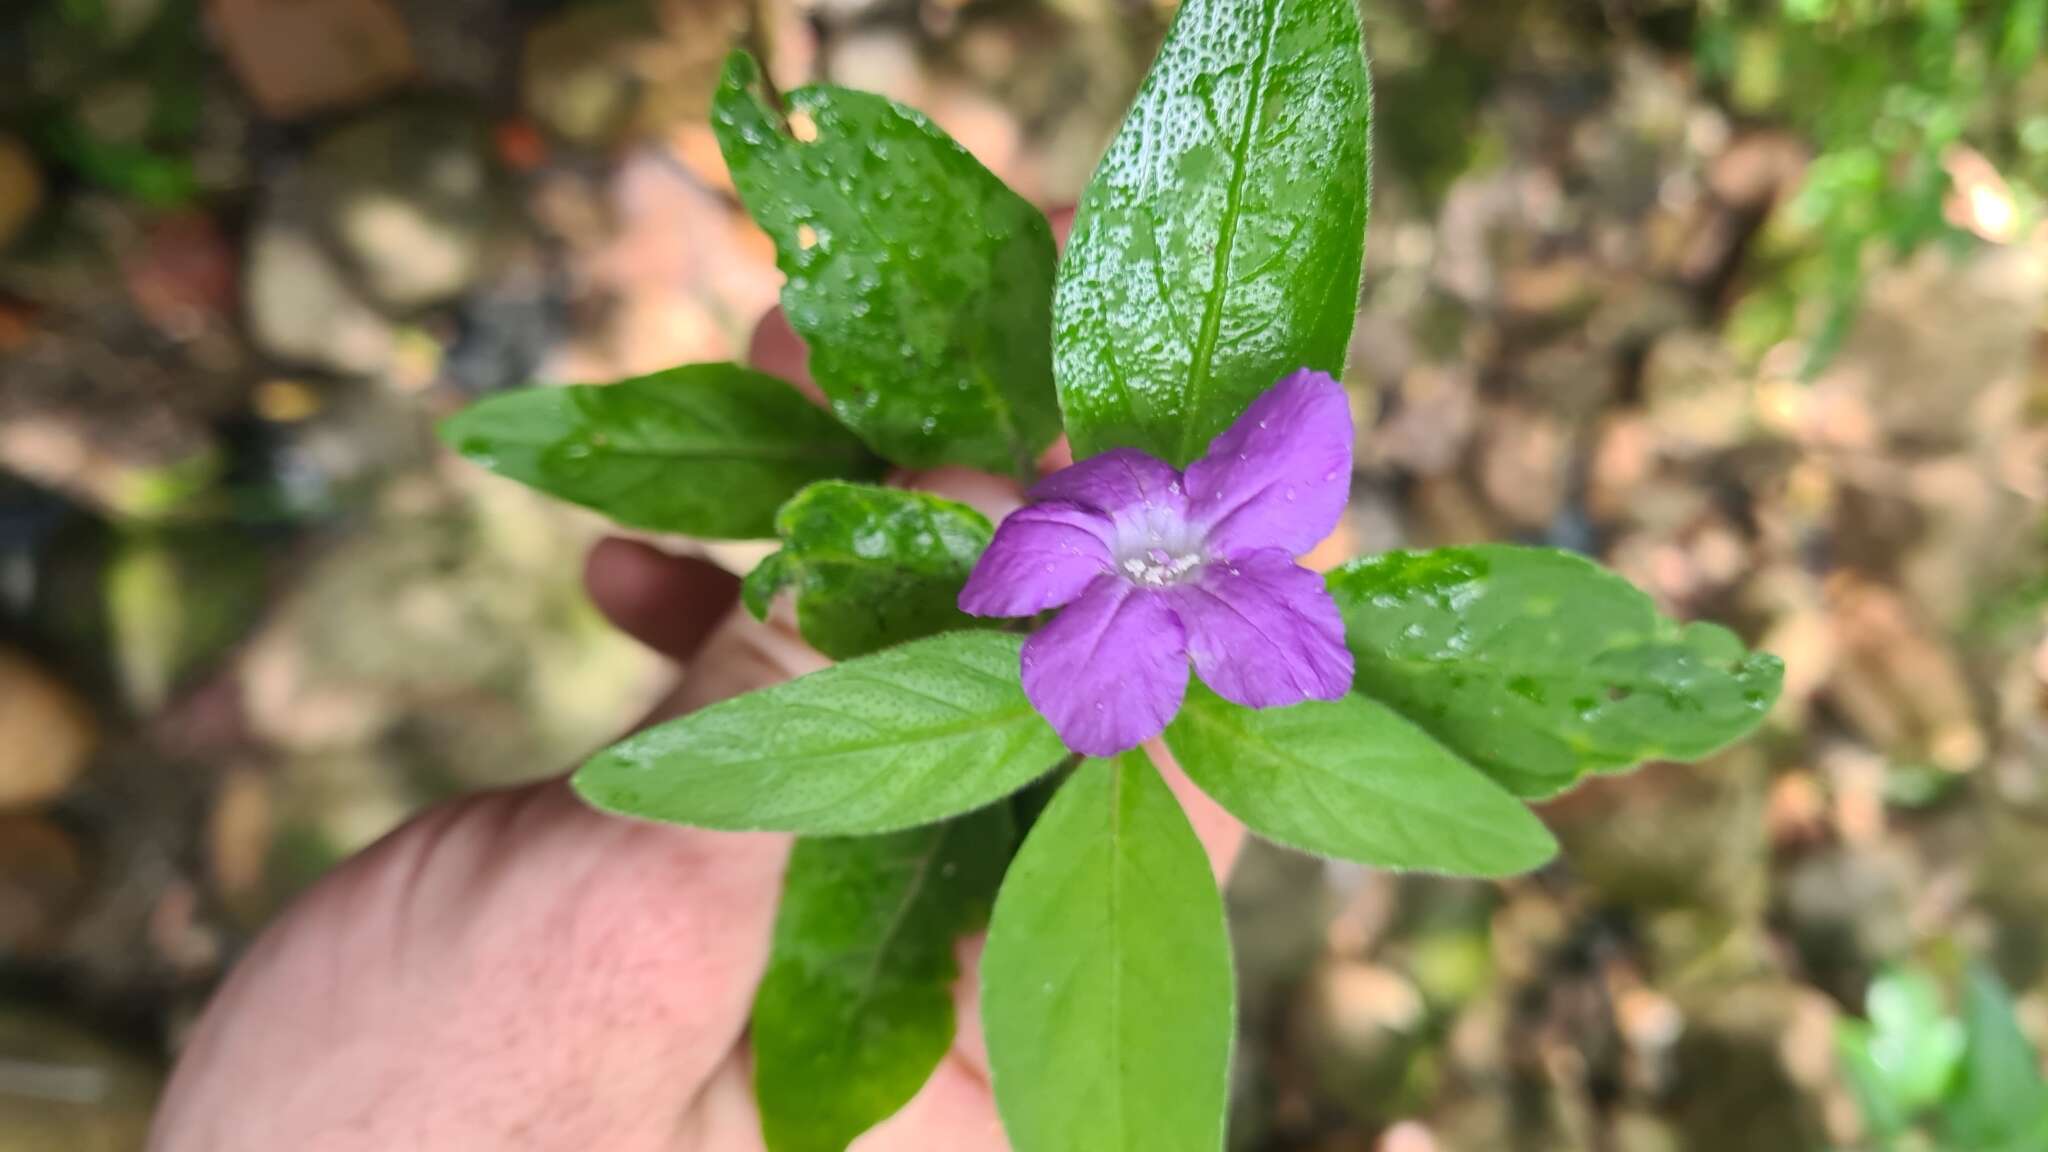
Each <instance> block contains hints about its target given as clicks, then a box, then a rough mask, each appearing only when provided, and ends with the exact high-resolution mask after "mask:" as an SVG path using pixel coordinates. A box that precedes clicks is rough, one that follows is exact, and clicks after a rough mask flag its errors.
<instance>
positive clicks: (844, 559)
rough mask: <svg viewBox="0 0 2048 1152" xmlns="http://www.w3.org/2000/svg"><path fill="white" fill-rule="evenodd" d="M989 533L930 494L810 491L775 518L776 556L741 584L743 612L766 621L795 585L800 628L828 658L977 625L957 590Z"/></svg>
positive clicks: (832, 485)
mask: <svg viewBox="0 0 2048 1152" xmlns="http://www.w3.org/2000/svg"><path fill="white" fill-rule="evenodd" d="M993 531H994V529H993V528H991V527H990V526H989V522H988V518H987V517H985V516H983V515H982V514H981V513H979V512H976V511H975V510H974V509H972V508H969V507H968V506H967V505H965V504H955V503H954V502H953V501H951V500H941V499H940V498H938V497H937V496H933V495H931V494H929V493H925V492H910V491H906V490H904V489H901V488H876V487H872V486H870V485H866V484H846V483H842V482H839V481H836V480H831V481H826V482H824V483H822V484H813V485H811V486H810V487H809V488H806V489H804V490H803V491H802V492H799V493H798V494H797V496H796V498H795V499H794V500H791V501H790V502H789V503H787V504H785V505H783V506H782V511H781V512H779V513H777V514H776V517H775V533H776V535H778V536H780V537H782V543H783V547H782V551H780V552H777V553H776V554H774V555H773V556H770V557H769V558H768V559H767V560H765V561H763V562H762V563H761V565H760V566H759V567H758V568H756V569H755V570H754V571H753V573H752V574H750V575H749V576H748V577H747V581H746V586H745V595H746V600H747V607H748V608H750V609H751V610H752V611H753V613H754V615H756V616H762V617H765V616H766V615H767V613H768V602H769V601H770V600H771V599H773V598H774V596H775V594H776V593H777V592H779V591H781V590H782V589H783V588H785V587H788V586H790V585H795V587H796V590H797V591H796V614H797V626H798V628H799V629H800V630H801V631H802V632H803V636H804V639H805V640H806V641H808V642H809V643H810V645H811V647H813V648H816V649H817V650H818V651H820V652H823V653H824V654H825V655H827V656H830V657H832V658H833V659H835V660H846V659H850V658H852V657H855V656H865V655H867V654H868V653H870V652H874V651H878V650H880V649H882V648H886V647H888V646H890V645H891V644H901V643H903V642H904V641H906V640H917V639H922V638H923V637H926V636H931V635H934V634H936V633H939V632H944V631H947V630H949V629H955V628H973V627H977V626H979V625H978V622H977V621H976V620H975V619H974V618H973V617H971V616H969V615H967V614H966V613H965V612H962V611H960V605H959V599H960V589H961V587H962V586H963V585H965V584H966V583H967V577H968V575H969V574H970V573H972V572H973V571H974V562H975V561H976V560H977V559H979V558H980V556H981V552H982V549H984V548H987V547H988V541H989V536H990V535H991V533H993Z"/></svg>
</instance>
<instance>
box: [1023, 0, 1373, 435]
mask: <svg viewBox="0 0 2048 1152" xmlns="http://www.w3.org/2000/svg"><path fill="white" fill-rule="evenodd" d="M1371 121H1372V99H1371V89H1370V85H1369V82H1368V80H1367V76H1366V67H1365V50H1364V42H1363V39H1362V35H1361V33H1360V30H1359V24H1358V11H1357V6H1356V4H1355V2H1354V0H1187V2H1186V3H1183V4H1182V5H1181V9H1180V14H1179V16H1178V17H1177V18H1176V19H1175V21H1174V24H1173V29H1172V31H1171V32H1170V33H1169V34H1168V35H1167V39H1166V43H1165V46H1164V47H1162V48H1161V49H1160V52H1159V59H1158V60H1157V62H1155V63H1154V64H1153V66H1152V72H1151V74H1150V75H1149V76H1148V77H1147V78H1146V80H1145V84H1144V87H1143V88H1142V89H1141V90H1140V91H1139V93H1138V99H1137V103H1136V104H1135V105H1134V106H1133V107H1132V109H1131V112H1130V115H1129V117H1128V118H1127V119H1126V120H1125V121H1124V125H1123V128H1122V130H1121V131H1120V132H1119V133H1118V134H1117V137H1116V140H1115V142H1114V143H1112V144H1111V145H1110V148H1109V153H1108V155H1107V156H1105V157H1104V159H1103V161H1102V165H1101V167H1099V168H1098V169H1097V170H1096V172H1095V177H1094V179H1093V180H1092V181H1091V182H1090V184H1089V185H1088V190H1087V192H1086V193H1085V194H1084V195H1083V196H1082V199H1081V205H1080V209H1079V212H1078V214H1077V215H1076V216H1075V219H1074V232H1073V235H1072V237H1071V238H1070V239H1069V241H1068V245H1067V254H1066V258H1065V260H1064V261H1063V262H1062V263H1061V265H1060V275H1059V288H1058V296H1057V304H1056V305H1055V312H1054V315H1055V319H1054V324H1055V331H1056V337H1055V339H1056V346H1055V353H1054V362H1055V367H1056V370H1057V374H1058V377H1059V387H1060V404H1061V407H1062V408H1063V410H1064V411H1065V413H1066V419H1067V432H1068V434H1069V436H1071V437H1072V439H1073V443H1074V450H1075V453H1076V454H1077V455H1080V456H1087V455H1091V454H1093V453H1096V452H1100V451H1102V450H1104V449H1107V448H1114V447H1121V446H1129V447H1135V448H1141V449H1143V450H1145V451H1147V452H1150V453H1151V454H1153V455H1155V456H1159V457H1161V458H1163V459H1166V460H1169V461H1171V462H1172V463H1174V464H1175V465H1181V466H1184V465H1186V464H1187V463H1188V462H1189V461H1190V460H1192V459H1194V458H1195V457H1196V456H1197V455H1199V454H1200V453H1201V451H1202V449H1203V448H1204V447H1205V446H1206V445H1207V444H1208V443H1209V441H1210V439H1211V438H1213V437H1214V436H1215V435H1216V434H1217V433H1219V432H1221V431H1223V429H1224V428H1225V427H1226V426H1227V425H1228V424H1229V423H1230V422H1231V421H1232V420H1234V419H1235V418H1236V417H1237V415H1238V414H1239V413H1241V412H1243V411H1244V409H1245V406H1246V405H1247V404H1249V403H1250V402H1251V400H1252V398H1253V397H1255V396H1257V395H1258V394H1259V393H1260V392H1263V391H1265V390H1266V389H1267V388H1270V387H1271V386H1272V385H1273V382H1274V381H1276V380H1278V379H1279V378H1280V377H1281V376H1282V375H1284V374H1286V373H1288V372H1291V371H1293V370H1295V369H1297V368H1302V367H1308V368H1318V369H1322V370H1324V371H1327V372H1341V371H1342V370H1343V368H1344V357H1345V348H1346V345H1347V344H1348V342H1349V340H1350V337H1351V325H1352V320H1353V319H1354V316H1355V314H1356V312H1357V308H1358V286H1359V270H1360V264H1361V260H1362V258H1363V252H1364V246H1365V226H1366V217H1367V205H1368V203H1369V200H1370V192H1371V189H1370V182H1369V179H1368V170H1369V167H1370V161H1371Z"/></svg>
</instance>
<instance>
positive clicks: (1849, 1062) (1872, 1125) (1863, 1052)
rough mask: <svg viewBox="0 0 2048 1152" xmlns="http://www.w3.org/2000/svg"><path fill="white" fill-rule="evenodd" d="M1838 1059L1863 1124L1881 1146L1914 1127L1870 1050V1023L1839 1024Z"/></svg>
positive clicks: (1836, 1041) (1886, 1146)
mask: <svg viewBox="0 0 2048 1152" xmlns="http://www.w3.org/2000/svg"><path fill="white" fill-rule="evenodd" d="M1835 1059H1836V1063H1837V1064H1838V1065H1839V1066H1840V1068H1841V1071H1842V1079H1843V1081H1844V1082H1845V1083H1846V1084H1847V1085H1848V1088H1849V1095H1850V1096H1851V1097H1853V1098H1854V1099H1855V1101H1856V1111H1857V1112H1858V1113H1860V1114H1861V1115H1862V1117H1863V1126H1864V1128H1865V1129H1867V1130H1868V1131H1869V1133H1870V1135H1871V1136H1872V1137H1873V1138H1875V1139H1876V1141H1877V1142H1878V1147H1879V1148H1890V1147H1891V1146H1892V1142H1893V1141H1895V1140H1897V1139H1898V1138H1899V1137H1900V1136H1902V1135H1904V1134H1905V1132H1906V1131H1907V1129H1909V1128H1911V1127H1912V1126H1913V1117H1912V1115H1911V1114H1910V1113H1909V1112H1908V1111H1907V1110H1906V1108H1905V1105H1904V1104H1903V1103H1902V1102H1901V1101H1900V1100H1899V1099H1898V1098H1897V1097H1896V1096H1895V1095H1894V1094H1893V1090H1892V1085H1891V1082H1890V1081H1889V1080H1888V1079H1887V1078H1886V1076H1885V1071H1884V1069H1883V1068H1881V1067H1879V1066H1878V1063H1877V1059H1876V1057H1875V1056H1873V1055H1872V1054H1871V1051H1870V1025H1868V1024H1866V1023H1864V1022H1863V1021H1861V1020H1844V1021H1842V1022H1841V1023H1840V1024H1838V1025H1836V1026H1835Z"/></svg>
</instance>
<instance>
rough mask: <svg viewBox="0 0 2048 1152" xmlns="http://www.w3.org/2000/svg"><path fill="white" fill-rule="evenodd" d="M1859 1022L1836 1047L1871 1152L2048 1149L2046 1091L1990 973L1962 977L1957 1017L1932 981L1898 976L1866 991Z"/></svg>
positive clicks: (1978, 970) (1844, 1029)
mask: <svg viewBox="0 0 2048 1152" xmlns="http://www.w3.org/2000/svg"><path fill="white" fill-rule="evenodd" d="M1865 1017H1866V1018H1865V1019H1862V1020H1847V1021H1844V1022H1843V1023H1842V1024H1841V1025H1840V1027H1839V1028H1838V1030H1837V1033H1836V1038H1835V1047H1836V1054H1837V1056H1838V1057H1839V1059H1840V1062H1841V1069H1842V1073H1843V1076H1844V1078H1845V1079H1846V1080H1847V1081H1848V1083H1849V1088H1850V1091H1851V1092H1852V1093H1853V1094H1854V1096H1855V1098H1856V1104H1857V1110H1858V1112H1859V1113H1860V1114H1861V1116H1862V1119H1863V1128H1864V1143H1865V1145H1866V1146H1867V1147H1869V1148H1871V1149H1874V1150H1876V1152H1908V1150H1915V1149H1925V1150H1930V1152H1931V1150H1934V1149H1940V1150H1942V1152H1965V1150H1967V1152H2035V1150H2038V1149H2040V1148H2048V1081H2044V1080H2043V1078H2042V1074H2041V1058H2040V1056H2039V1055H2037V1054H2036V1053H2035V1051H2034V1049H2033V1047H2032V1046H2031V1045H2029V1044H2028V1043H2027V1038H2026V1036H2025V1035H2023V1034H2022V1033H2021V1031H2020V1026H2019V1019H2018V1017H2017V1016H2016V1014H2015V1013H2014V1009H2013V1003H2012V998H2011V996H2010V995H2009V994H2008V993H2007V992H2006V989H2005V986H2004V985H2003V984H2001V983H2000V982H1999V980H1998V977H1997V976H1995V975H1993V974H1992V973H1991V971H1990V970H1989V969H1986V968H1982V967H1973V968H1971V969H1970V971H1969V972H1968V973H1967V974H1966V975H1965V977H1964V980H1963V987H1962V994H1961V997H1960V1001H1959V1003H1958V1005H1957V1010H1956V1011H1954V1012H1951V1011H1950V1010H1949V1008H1948V1006H1947V1005H1946V1004H1944V1002H1943V996H1942V988H1941V985H1940V984H1939V983H1937V982H1936V981H1935V979H1934V977H1933V976H1931V975H1929V974H1928V973H1926V972H1922V971H1919V970H1917V969H1900V970H1897V971H1893V972H1888V973H1886V974H1885V975H1883V976H1881V977H1879V978H1878V979H1877V980H1876V981H1875V982H1873V983H1872V984H1871V986H1870V992H1869V995H1868V997H1867V999H1866V1004H1865Z"/></svg>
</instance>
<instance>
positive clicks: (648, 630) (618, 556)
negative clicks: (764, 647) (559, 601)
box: [583, 536, 740, 661]
mask: <svg viewBox="0 0 2048 1152" xmlns="http://www.w3.org/2000/svg"><path fill="white" fill-rule="evenodd" d="M583 586H584V588H585V590H586V591H588V593H589V594H590V601H591V603H592V604H595V605H596V606H597V610H598V611H599V612H601V613H603V614H604V617H605V619H607V620H609V621H611V622H612V624H613V625H614V626H615V627H617V628H618V630H619V631H621V632H624V633H625V634H626V635H628V636H631V637H632V638H633V639H635V640H638V641H639V642H640V643H642V644H645V645H647V646H648V647H649V648H652V649H654V650H655V651H656V652H659V653H661V654H662V655H664V656H667V657H669V658H670V659H672V660H678V661H687V660H689V659H690V658H691V657H692V656H695V655H696V654H697V650H698V649H699V648H701V647H702V646H703V644H704V641H705V640H706V639H707V638H708V637H709V636H710V635H711V631H712V629H713V628H715V627H716V626H717V625H718V622H719V621H720V620H722V619H724V617H725V616H726V614H727V613H728V612H730V611H731V610H732V606H733V605H734V604H736V603H738V602H739V595H740V582H739V578H738V577H736V576H734V575H732V574H731V573H730V572H727V571H725V570H724V569H723V568H720V567H718V566H717V565H716V564H712V563H710V562H709V561H705V560H699V559H696V558H694V557H689V556H671V555H669V554H668V553H666V552H663V551H662V550H661V549H659V548H656V547H655V546H654V545H652V544H648V543H646V542H645V541H641V540H628V539H625V538H623V537H618V536H612V537H607V538H605V539H603V540H600V541H598V542H597V545H596V546H595V547H593V548H592V549H591V550H590V555H589V557H587V558H586V559H585V560H584V562H583Z"/></svg>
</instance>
